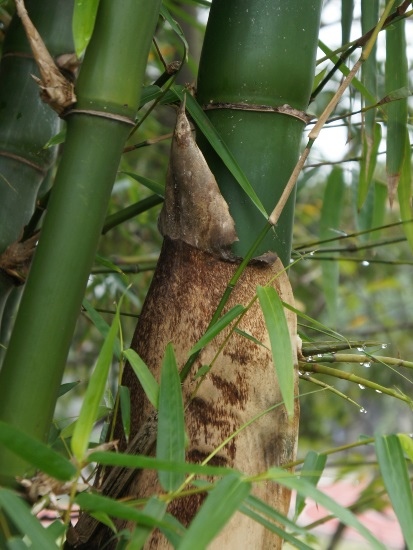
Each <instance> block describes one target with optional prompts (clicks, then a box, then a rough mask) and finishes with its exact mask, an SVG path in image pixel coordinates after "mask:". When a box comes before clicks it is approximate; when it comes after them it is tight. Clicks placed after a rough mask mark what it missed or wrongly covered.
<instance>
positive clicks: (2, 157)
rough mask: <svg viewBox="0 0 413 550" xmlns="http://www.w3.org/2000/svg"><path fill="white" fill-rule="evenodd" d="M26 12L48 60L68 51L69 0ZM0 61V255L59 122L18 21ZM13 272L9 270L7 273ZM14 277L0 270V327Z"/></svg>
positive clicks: (30, 196)
mask: <svg viewBox="0 0 413 550" xmlns="http://www.w3.org/2000/svg"><path fill="white" fill-rule="evenodd" d="M26 7H27V10H28V13H29V15H30V17H31V19H32V20H33V22H34V24H35V26H36V28H37V29H38V30H39V32H40V34H41V36H42V38H43V40H44V42H45V44H46V46H47V48H48V50H49V52H50V53H51V55H52V56H53V57H58V56H61V55H63V54H68V53H69V54H70V53H71V52H73V40H72V33H71V27H70V21H71V17H72V12H73V0H42V1H39V0H28V1H27V3H26ZM2 53H3V55H2V59H1V63H0V83H1V85H0V173H1V178H0V220H1V231H0V255H1V254H2V253H3V252H4V251H5V249H6V248H7V247H8V246H10V245H11V244H12V243H14V242H16V241H18V240H19V239H20V238H21V236H22V232H23V228H24V226H25V225H26V224H27V223H28V221H29V219H30V217H31V215H32V213H33V210H34V207H35V202H36V197H37V194H38V191H39V187H40V185H41V184H42V182H43V181H44V178H45V175H46V173H47V171H48V170H49V169H50V167H51V166H52V165H53V163H54V161H55V158H56V152H57V149H56V148H49V149H44V148H43V146H44V145H45V143H46V142H47V141H48V140H49V139H50V138H51V137H52V136H53V135H55V134H57V133H58V131H59V129H60V125H61V121H60V119H59V117H58V116H57V114H56V113H55V112H54V111H53V110H52V109H50V108H49V107H48V106H47V105H46V104H44V103H43V101H42V100H41V98H40V95H39V88H38V86H37V84H36V83H35V81H34V80H33V78H32V75H36V76H39V72H38V69H37V66H36V63H35V61H34V59H33V55H32V52H31V49H30V46H29V43H28V41H27V38H26V34H25V32H24V29H23V26H22V24H21V21H20V18H19V17H18V16H17V15H15V16H14V18H13V19H12V21H11V23H10V27H9V28H8V30H7V35H6V38H5V41H4V44H3V52H2ZM11 271H12V270H11ZM20 282H21V281H19V280H18V278H16V277H14V276H12V275H10V274H9V273H7V272H6V271H5V270H3V269H1V259H0V326H1V328H2V332H1V335H2V338H1V340H0V343H1V344H5V340H4V339H3V336H4V335H5V334H6V333H7V330H6V329H7V327H5V326H4V325H5V324H6V325H7V322H6V323H4V322H2V316H3V309H4V306H5V304H6V301H7V299H8V297H9V295H10V292H11V291H12V290H13V289H14V288H15V287H16V286H18V285H19V284H20Z"/></svg>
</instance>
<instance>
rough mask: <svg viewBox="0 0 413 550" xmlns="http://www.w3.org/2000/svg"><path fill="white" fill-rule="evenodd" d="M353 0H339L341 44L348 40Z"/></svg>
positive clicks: (351, 21)
mask: <svg viewBox="0 0 413 550" xmlns="http://www.w3.org/2000/svg"><path fill="white" fill-rule="evenodd" d="M353 9H354V0H341V44H342V45H344V44H347V43H348V42H350V34H351V24H352V23H353Z"/></svg>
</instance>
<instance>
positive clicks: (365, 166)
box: [357, 116, 381, 229]
mask: <svg viewBox="0 0 413 550" xmlns="http://www.w3.org/2000/svg"><path fill="white" fill-rule="evenodd" d="M362 139H363V154H362V158H361V163H360V180H359V186H358V197H357V208H358V209H359V210H360V209H361V207H362V206H363V204H364V202H365V200H366V197H367V193H368V191H369V189H370V184H371V182H372V179H373V175H374V170H375V168H376V164H377V154H378V152H379V147H380V143H381V124H378V123H375V124H374V126H373V128H372V129H371V130H370V129H368V126H367V116H366V119H365V126H364V131H363V136H362ZM366 229H368V228H367V227H366Z"/></svg>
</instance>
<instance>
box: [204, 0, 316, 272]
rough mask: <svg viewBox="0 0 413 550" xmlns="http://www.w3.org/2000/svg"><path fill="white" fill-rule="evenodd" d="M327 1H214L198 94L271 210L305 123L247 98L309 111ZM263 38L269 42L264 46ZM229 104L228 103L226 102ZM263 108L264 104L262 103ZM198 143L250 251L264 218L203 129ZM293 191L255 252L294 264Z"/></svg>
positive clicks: (239, 246)
mask: <svg viewBox="0 0 413 550" xmlns="http://www.w3.org/2000/svg"><path fill="white" fill-rule="evenodd" d="M321 5H322V1H321V0H308V1H307V2H302V1H301V0H291V1H288V2H285V1H283V0H273V1H272V2H268V1H267V0H226V1H225V2H222V1H217V0H215V1H213V2H212V6H211V11H210V15H209V20H208V26H207V31H206V35H205V40H204V45H203V49H202V55H201V61H200V66H199V73H198V86H197V100H198V102H199V103H200V104H201V105H202V106H203V107H204V108H207V110H206V113H207V114H208V116H209V118H210V120H211V122H212V124H213V125H214V126H215V128H216V129H217V130H218V132H219V133H220V135H221V137H222V139H223V140H224V142H225V143H226V144H227V146H228V147H229V148H230V150H231V152H232V153H233V155H234V156H235V158H236V159H237V161H238V163H239V165H240V167H241V168H242V169H243V171H244V172H245V174H246V175H247V177H248V178H249V181H250V183H251V184H252V186H253V187H254V190H255V192H256V193H257V195H258V196H259V198H260V199H261V202H262V203H263V205H264V207H265V209H266V211H267V212H268V213H270V212H271V211H272V209H273V208H274V206H275V204H276V203H277V201H278V199H279V197H280V196H281V193H282V191H283V189H284V186H285V184H286V182H287V181H288V179H289V177H290V175H291V172H292V170H293V168H294V166H295V164H296V162H297V159H298V155H299V151H300V144H301V137H302V133H303V129H304V125H305V123H304V122H303V121H302V120H300V119H299V118H295V117H293V116H289V115H286V114H279V113H274V112H260V111H253V110H241V109H240V104H241V107H242V106H244V105H245V104H247V105H250V106H252V105H257V106H264V108H265V107H280V106H283V105H286V104H287V105H290V106H291V107H293V108H294V109H297V110H300V111H305V109H306V108H307V106H308V102H309V98H310V93H311V88H312V84H313V79H314V70H315V55H316V50H317V38H318V31H319V24H320V12H321ZM260 44H262V45H263V47H260ZM223 104H230V105H227V106H226V107H225V108H220V107H222V106H223ZM263 111H264V110H263ZM199 145H200V147H201V149H202V150H203V152H204V154H205V157H206V159H207V161H208V164H209V166H210V168H211V170H212V171H213V173H214V175H215V176H216V178H217V181H218V185H219V187H220V189H221V192H222V194H223V196H224V198H225V199H226V201H227V202H228V204H229V208H230V212H231V215H232V217H233V218H234V220H235V223H236V229H237V234H238V237H239V241H238V242H236V243H235V244H234V246H233V251H234V253H235V254H237V255H239V256H242V257H244V256H245V254H246V253H247V251H248V250H249V248H250V247H251V245H252V244H253V242H254V240H255V237H256V235H257V234H258V233H259V231H260V230H261V229H262V227H263V226H264V224H265V219H264V218H263V216H262V214H261V213H260V212H259V211H258V210H257V208H256V207H255V206H254V205H253V204H252V202H251V201H250V200H249V198H248V197H247V196H246V194H245V193H244V192H243V191H242V190H241V189H240V187H239V185H238V184H237V182H236V180H235V179H234V178H233V177H232V176H231V174H230V173H229V171H228V170H227V169H226V168H225V166H224V165H223V163H222V162H221V161H220V160H219V158H218V157H217V156H216V155H215V154H214V153H213V152H212V150H211V148H210V147H209V146H208V145H207V144H206V142H205V140H204V139H202V136H199ZM294 202H295V197H294V196H291V197H290V199H289V201H288V203H287V205H286V207H285V209H284V212H283V214H282V216H281V218H280V220H279V223H278V224H277V226H276V227H275V228H274V229H273V230H271V231H270V232H269V233H268V234H267V236H266V238H265V239H264V241H262V243H261V245H260V247H259V249H257V250H256V255H260V254H262V253H265V252H267V251H275V252H277V254H278V255H279V257H280V258H281V260H282V262H283V264H284V265H286V264H288V263H289V260H290V250H291V239H292V224H293V216H294Z"/></svg>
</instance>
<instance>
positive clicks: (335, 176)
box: [319, 167, 344, 327]
mask: <svg viewBox="0 0 413 550" xmlns="http://www.w3.org/2000/svg"><path fill="white" fill-rule="evenodd" d="M343 195H344V180H343V171H342V170H341V169H340V168H336V167H335V168H333V170H332V171H331V173H330V175H329V177H328V179H327V184H326V188H325V191H324V198H323V206H322V209H321V218H320V232H319V236H320V241H324V240H327V239H329V238H331V237H333V236H335V235H336V233H335V231H334V230H335V229H338V228H339V226H340V221H341V212H342V210H343ZM321 269H322V281H323V292H324V296H325V300H326V304H327V310H328V314H329V319H330V323H331V324H332V325H333V326H334V327H335V326H336V324H337V303H338V280H339V275H340V271H339V270H340V267H339V262H321Z"/></svg>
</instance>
